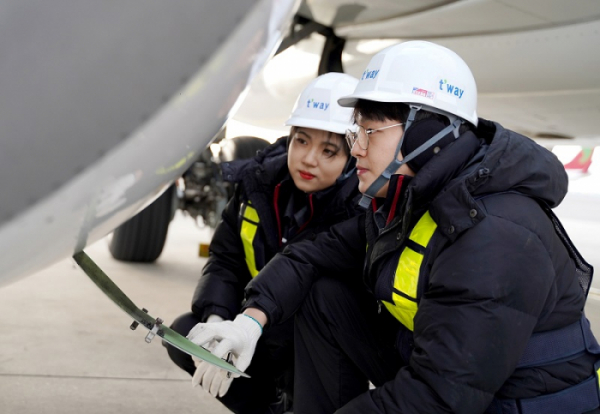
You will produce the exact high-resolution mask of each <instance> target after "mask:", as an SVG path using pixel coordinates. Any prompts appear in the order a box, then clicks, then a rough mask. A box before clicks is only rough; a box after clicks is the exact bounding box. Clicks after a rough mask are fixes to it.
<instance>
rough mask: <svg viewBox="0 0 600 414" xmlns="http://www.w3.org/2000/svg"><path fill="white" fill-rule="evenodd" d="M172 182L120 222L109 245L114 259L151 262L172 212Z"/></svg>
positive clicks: (164, 235)
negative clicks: (132, 215)
mask: <svg viewBox="0 0 600 414" xmlns="http://www.w3.org/2000/svg"><path fill="white" fill-rule="evenodd" d="M174 191H175V186H171V187H169V188H168V189H167V190H166V191H165V192H164V193H163V194H162V195H161V196H160V197H158V198H157V199H156V200H155V201H154V202H153V203H152V204H150V205H149V206H148V207H146V208H145V209H144V210H142V211H141V212H140V213H138V214H137V215H135V216H134V217H132V218H130V219H129V220H128V221H126V222H125V223H123V224H121V225H120V226H119V227H117V228H116V229H115V231H114V232H113V236H112V240H111V241H110V244H109V246H108V249H109V250H110V253H111V254H112V256H113V257H114V258H115V259H117V260H122V261H125V262H141V263H151V262H154V261H155V260H156V259H158V257H159V256H160V254H161V253H162V250H163V247H164V246H165V241H166V240H167V231H168V229H169V223H170V222H171V218H172V213H173V197H174V194H173V193H174Z"/></svg>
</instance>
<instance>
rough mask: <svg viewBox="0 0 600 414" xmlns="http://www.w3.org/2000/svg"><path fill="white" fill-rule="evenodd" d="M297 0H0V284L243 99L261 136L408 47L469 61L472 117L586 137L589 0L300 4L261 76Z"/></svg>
mask: <svg viewBox="0 0 600 414" xmlns="http://www.w3.org/2000/svg"><path fill="white" fill-rule="evenodd" d="M296 3H297V2H296V1H294V0H254V1H251V0H240V1H236V2H216V1H209V0H203V1H196V2H189V1H185V0H173V1H170V2H154V3H148V2H147V1H143V0H129V1H127V2H84V3H82V2H78V1H74V0H58V1H55V2H51V3H50V2H48V3H47V4H46V3H44V2H38V3H36V4H35V5H32V4H29V3H27V2H25V3H24V2H21V1H17V0H0V10H1V11H0V16H1V18H2V25H0V55H1V56H2V57H3V58H2V59H1V60H0V91H2V93H1V94H0V125H2V135H1V138H0V146H1V147H0V191H1V192H2V194H3V203H2V204H1V205H0V284H1V283H5V282H8V281H10V280H13V279H15V278H17V277H19V276H25V275H27V274H30V273H32V272H34V271H36V270H39V269H41V268H43V267H45V266H47V265H49V264H51V263H53V262H55V261H57V260H59V259H62V258H65V257H68V256H71V255H72V254H73V253H75V252H77V251H80V250H81V249H83V248H84V247H85V246H86V245H88V244H90V243H92V242H94V241H95V240H98V239H99V238H101V237H103V236H104V235H106V234H107V233H109V232H110V231H112V230H113V229H114V228H116V227H117V226H119V225H120V224H121V223H123V222H124V221H126V220H127V219H129V218H130V217H132V216H133V215H134V214H135V213H136V212H138V211H139V210H140V208H141V207H142V206H144V205H145V204H147V203H149V202H150V201H152V200H153V199H154V198H155V197H157V196H158V194H160V193H161V191H162V190H163V189H164V188H166V187H167V186H169V185H170V184H171V183H172V182H173V180H175V179H176V178H177V177H181V176H182V174H183V173H184V172H185V171H186V170H187V169H188V167H189V166H190V165H191V164H192V163H193V162H194V160H196V159H197V158H198V156H199V154H200V153H201V152H202V150H203V149H204V147H205V146H206V145H207V144H208V143H209V142H210V141H211V139H212V138H213V137H214V136H215V135H216V134H217V132H218V131H219V130H220V129H221V127H222V126H223V124H224V123H225V122H226V121H227V119H228V118H230V116H231V115H232V114H234V113H236V112H235V111H236V109H237V108H238V107H239V104H240V103H241V99H240V97H241V96H243V95H244V94H245V93H246V92H248V94H247V98H246V100H245V102H244V104H243V105H242V106H241V107H239V110H238V111H237V113H236V115H235V119H236V120H237V121H241V122H244V123H247V124H253V125H258V126H262V127H267V128H275V129H276V128H278V127H280V126H281V125H282V124H283V122H284V121H285V118H286V117H287V115H288V114H289V113H290V111H291V107H292V105H293V101H294V99H295V97H296V96H297V95H298V94H299V92H300V90H301V88H302V87H303V86H304V85H305V84H306V83H307V82H308V81H309V80H310V79H312V78H313V77H314V76H316V75H317V74H318V73H323V72H327V71H340V70H344V71H346V72H348V73H350V74H353V75H355V76H357V77H360V76H361V75H362V73H363V71H364V69H365V67H366V65H367V63H368V62H369V59H370V58H371V56H373V54H375V53H376V52H378V51H379V50H381V49H382V48H384V47H386V46H389V45H391V44H394V43H397V42H400V41H403V40H407V39H424V40H431V41H435V42H437V43H440V44H442V45H445V46H447V47H450V48H451V49H453V50H455V51H456V52H457V53H459V54H460V55H461V56H462V57H463V58H464V59H465V60H466V61H467V63H468V64H469V65H470V67H471V69H472V70H473V72H474V74H475V77H476V79H477V81H478V87H479V97H480V99H479V113H480V115H481V116H483V117H486V118H490V119H494V120H496V121H499V122H501V123H503V124H504V125H505V126H507V127H509V128H512V129H515V130H517V131H520V132H523V133H525V134H527V135H529V136H532V137H534V138H538V137H546V138H562V140H560V141H563V140H569V141H568V142H577V143H579V142H582V141H581V140H587V142H589V143H591V144H590V145H589V146H594V145H598V144H600V139H599V138H598V137H599V134H598V131H600V116H599V115H600V71H598V70H597V68H598V67H600V54H598V53H596V49H597V45H598V44H599V43H600V9H599V8H598V6H597V2H596V1H595V0H578V1H576V2H565V1H563V0H546V1H529V2H522V1H517V0H461V1H455V0H419V1H413V0H399V1H389V0H352V1H350V0H306V1H304V2H303V3H302V5H301V6H300V10H299V13H298V14H296V15H295V17H294V20H293V24H292V28H293V31H292V32H291V33H290V34H289V35H288V36H287V37H286V38H285V40H284V41H283V43H282V44H281V46H280V50H281V53H280V54H279V55H278V56H276V57H275V58H273V59H272V60H271V62H270V63H269V64H268V65H267V66H266V67H265V68H264V70H262V71H261V69H262V67H263V66H264V63H265V62H266V61H267V60H268V59H269V57H270V56H272V54H273V53H274V50H275V49H276V48H277V46H278V45H279V43H280V40H281V38H282V36H283V35H284V34H286V33H288V31H287V26H288V24H289V23H291V22H292V16H293V14H294V13H295V12H296V10H297V7H298V4H296ZM258 73H260V76H255V75H256V74H258ZM252 79H255V81H254V82H252V83H251V87H250V89H249V90H248V89H247V86H248V85H249V84H250V82H251V81H252ZM553 142H554V141H553ZM561 143H563V142H561ZM580 145H581V144H580Z"/></svg>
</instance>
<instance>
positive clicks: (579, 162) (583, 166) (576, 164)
mask: <svg viewBox="0 0 600 414" xmlns="http://www.w3.org/2000/svg"><path fill="white" fill-rule="evenodd" d="M593 153H594V148H582V149H581V151H579V153H578V154H577V155H576V156H575V158H573V159H572V160H571V161H570V162H568V163H567V164H565V169H566V170H579V171H581V172H582V173H586V172H587V171H588V169H589V168H590V165H591V164H592V154H593Z"/></svg>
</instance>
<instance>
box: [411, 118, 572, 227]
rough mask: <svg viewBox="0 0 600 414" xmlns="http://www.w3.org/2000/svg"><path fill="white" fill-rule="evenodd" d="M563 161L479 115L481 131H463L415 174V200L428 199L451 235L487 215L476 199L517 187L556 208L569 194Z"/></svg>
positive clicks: (419, 203)
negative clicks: (481, 209) (480, 117)
mask: <svg viewBox="0 0 600 414" xmlns="http://www.w3.org/2000/svg"><path fill="white" fill-rule="evenodd" d="M567 189H568V177H567V174H566V172H565V169H564V167H563V165H562V163H561V162H560V161H559V160H558V158H557V157H556V156H555V155H554V154H553V153H552V152H550V151H548V150H547V149H545V148H543V147H542V146H540V145H538V144H536V143H535V142H534V141H533V140H531V139H529V138H527V137H525V136H523V135H520V134H517V133H516V132H513V131H510V130H507V129H505V128H503V127H502V126H501V125H500V124H498V123H495V122H490V121H486V120H484V119H481V120H480V122H479V126H478V128H477V130H476V131H475V132H474V133H473V132H466V133H464V134H462V135H461V136H460V137H459V138H458V139H457V140H456V141H455V142H453V143H452V144H450V145H448V146H447V147H446V148H444V149H443V150H442V151H440V153H439V154H437V155H436V156H435V157H434V158H433V159H432V160H431V161H430V162H428V163H427V164H426V165H425V166H424V167H423V168H422V169H421V170H420V171H419V172H418V174H417V175H416V176H415V178H414V180H413V181H412V183H411V188H410V191H409V195H408V196H409V201H410V203H411V204H412V205H416V206H422V205H426V204H429V203H430V202H431V205H430V207H429V209H430V211H431V215H432V217H433V218H434V220H435V221H436V222H437V223H438V225H439V226H441V228H442V229H443V230H445V231H446V234H447V235H454V236H451V237H455V235H457V234H460V232H461V231H462V230H465V229H466V228H468V227H471V226H473V225H474V224H476V223H477V222H479V221H481V220H482V219H483V218H484V217H485V212H482V211H480V207H479V206H478V204H477V202H476V199H478V198H482V197H484V196H486V195H489V194H496V193H502V192H516V193H519V194H523V195H525V196H527V197H531V198H534V199H536V200H539V201H541V202H544V203H546V204H547V205H548V206H550V207H556V206H557V205H558V204H560V202H561V201H562V200H563V198H564V197H565V195H566V194H567Z"/></svg>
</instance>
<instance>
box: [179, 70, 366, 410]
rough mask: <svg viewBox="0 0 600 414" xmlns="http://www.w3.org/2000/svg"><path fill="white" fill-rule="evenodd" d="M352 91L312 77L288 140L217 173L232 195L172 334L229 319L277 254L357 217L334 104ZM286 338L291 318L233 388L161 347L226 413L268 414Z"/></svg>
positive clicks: (281, 380)
mask: <svg viewBox="0 0 600 414" xmlns="http://www.w3.org/2000/svg"><path fill="white" fill-rule="evenodd" d="M357 83H358V80H357V79H355V78H353V77H351V76H349V75H345V74H341V73H329V74H326V75H322V76H320V77H318V78H316V79H315V80H313V81H312V82H311V83H310V84H309V85H308V86H306V88H305V89H304V90H303V92H302V93H301V95H300V96H299V98H298V100H297V102H296V106H295V108H294V110H293V112H292V114H291V116H290V118H289V119H288V120H287V122H286V125H289V126H290V127H291V129H290V134H289V136H288V137H283V138H280V139H279V140H278V141H277V142H276V143H274V144H273V145H271V146H270V147H268V148H266V149H265V150H262V151H260V152H259V154H258V155H257V156H256V157H255V158H254V159H251V160H240V161H236V162H232V163H229V164H228V165H227V166H226V167H224V171H223V175H224V176H225V177H229V180H230V181H233V182H236V183H237V186H236V191H235V195H234V197H233V198H232V199H231V200H230V202H229V204H228V205H227V207H226V209H225V211H224V212H223V217H222V221H221V222H220V224H219V225H218V226H217V228H216V230H215V234H214V236H213V238H212V241H211V244H210V256H209V259H208V262H207V263H206V266H205V267H204V269H203V272H202V276H201V278H200V280H199V283H198V287H197V288H196V292H195V294H194V298H193V301H192V312H190V313H187V314H185V315H182V316H180V317H179V318H178V319H177V320H176V321H175V322H174V324H173V328H174V329H175V330H177V331H178V332H180V333H182V334H183V335H187V334H188V333H189V331H190V330H191V329H192V328H193V327H194V326H195V325H196V324H197V323H199V322H215V321H222V320H230V319H233V318H234V317H235V316H236V315H237V314H238V313H239V312H240V309H241V307H242V303H243V298H244V288H245V286H246V285H247V284H248V282H249V281H250V280H252V278H253V277H255V276H256V275H257V274H258V272H259V271H260V270H261V269H262V268H263V267H264V266H265V265H266V264H267V263H268V261H269V260H270V259H271V258H272V257H273V256H274V255H275V254H276V253H277V252H279V251H281V250H282V249H283V248H285V247H286V246H287V245H289V244H294V243H296V242H298V241H300V240H304V239H312V238H314V237H315V235H316V234H317V233H319V232H322V231H324V230H327V229H328V228H329V227H330V226H331V225H333V224H335V223H338V222H340V221H344V220H346V219H347V218H349V217H352V216H353V215H355V213H356V212H357V211H358V209H357V208H356V202H357V200H358V196H359V193H358V191H357V188H356V187H357V179H356V174H354V162H353V160H352V157H350V149H349V148H348V146H347V145H346V142H345V138H344V133H345V131H346V129H348V128H351V127H352V122H351V118H352V109H351V108H343V107H341V106H340V105H338V103H337V99H338V98H339V97H340V96H343V95H347V94H348V93H351V92H352V91H353V90H354V88H355V86H356V84H357ZM245 319H246V322H247V323H249V324H251V325H254V327H255V328H258V325H256V322H254V321H253V320H251V319H249V318H245ZM292 339H293V320H289V321H288V322H285V323H281V324H278V325H277V326H275V327H273V329H270V330H269V332H268V333H265V335H263V336H262V338H261V342H260V343H259V344H258V348H257V353H256V358H255V364H256V365H254V364H253V365H251V366H250V367H248V369H247V372H248V373H249V374H250V375H251V377H252V378H251V379H250V380H249V379H243V380H242V379H240V380H236V381H233V382H232V380H233V378H229V377H227V375H225V373H223V372H220V370H218V369H217V368H215V367H213V366H211V365H209V364H207V363H203V362H200V363H199V364H198V365H197V368H196V365H195V364H194V362H193V360H192V359H191V357H189V356H188V355H187V354H184V353H182V352H180V351H179V350H177V349H175V348H173V347H170V346H168V347H167V348H168V351H169V356H170V357H171V359H172V360H173V361H174V362H175V363H176V364H177V365H178V366H180V367H181V368H182V369H184V370H186V371H187V372H188V373H190V375H193V383H194V384H195V385H201V386H202V388H204V389H205V390H206V391H208V392H210V393H211V394H212V395H213V396H215V397H218V398H219V399H220V401H221V402H222V403H223V404H225V405H226V406H227V407H229V408H230V409H231V410H232V411H234V412H236V413H264V412H267V410H268V409H272V410H276V408H275V407H270V405H272V404H274V403H276V401H277V400H278V399H280V398H281V395H278V390H281V389H283V390H285V391H287V392H288V394H286V395H291V388H292V377H293V370H292V366H293V347H292V345H293V344H292ZM203 345H207V344H203ZM208 345H211V344H208ZM212 345H214V344H212ZM215 352H219V351H218V350H215ZM220 356H221V357H226V355H220ZM248 362H249V361H248ZM236 363H237V364H238V365H239V364H244V362H243V361H240V360H238V361H237V362H236ZM246 366H247V364H246ZM243 369H246V367H245V366H244V368H243ZM230 385H231V387H230ZM285 404H287V405H289V401H287V402H285ZM285 404H280V405H285ZM269 407H270V408H269ZM279 408H282V407H279ZM268 412H271V411H268ZM273 412H275V411H273Z"/></svg>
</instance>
